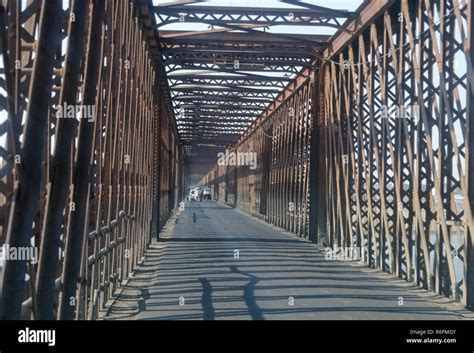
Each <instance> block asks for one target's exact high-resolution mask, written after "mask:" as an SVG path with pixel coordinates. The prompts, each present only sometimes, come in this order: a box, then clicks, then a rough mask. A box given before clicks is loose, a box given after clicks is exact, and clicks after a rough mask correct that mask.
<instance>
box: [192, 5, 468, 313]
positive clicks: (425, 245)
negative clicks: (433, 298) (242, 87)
mask: <svg viewBox="0 0 474 353" xmlns="http://www.w3.org/2000/svg"><path fill="white" fill-rule="evenodd" d="M472 18H473V6H472V2H471V1H466V0H461V1H452V0H439V1H428V0H416V1H411V0H410V1H409V0H398V1H395V0H389V1H377V2H366V3H365V4H364V6H363V7H362V8H361V9H360V18H359V21H356V20H354V21H353V22H350V23H348V24H347V26H346V28H347V29H348V30H350V33H348V32H347V31H346V32H345V31H340V32H339V33H338V34H337V35H336V36H335V37H334V38H333V39H332V41H331V43H330V45H329V47H328V48H327V49H326V50H325V51H324V54H323V57H322V58H321V60H320V61H319V62H317V63H316V65H315V69H310V71H311V74H310V75H308V76H309V77H310V78H304V77H300V78H299V80H300V84H299V85H298V86H297V88H296V89H294V90H292V91H288V90H287V95H286V96H284V97H283V98H282V99H281V100H278V99H277V100H276V102H279V103H278V104H279V105H278V106H277V107H276V108H275V109H273V110H268V109H267V111H266V112H265V113H264V114H262V116H261V117H260V118H258V119H257V120H256V122H255V123H253V124H252V126H251V128H249V130H248V131H247V132H246V133H245V134H244V136H243V137H241V138H240V139H239V141H238V143H237V144H236V145H235V146H233V147H232V148H229V150H228V152H229V153H231V152H235V153H237V152H255V153H256V155H257V164H256V168H255V169H252V168H251V166H249V165H240V166H234V165H229V163H227V165H219V164H218V165H216V166H215V167H213V168H212V169H211V170H210V171H209V172H208V173H207V175H206V176H205V177H204V178H203V179H202V180H201V182H200V184H203V185H204V184H205V185H208V186H209V187H211V188H212V190H213V195H214V198H215V199H218V200H220V201H223V202H227V203H229V204H231V205H233V206H236V207H238V208H240V209H242V210H244V211H246V212H248V213H250V214H252V215H255V216H259V217H262V218H264V219H265V220H267V221H269V222H271V223H274V224H276V225H278V226H280V227H283V228H285V229H288V230H290V231H292V232H294V233H296V234H298V235H301V236H305V237H308V238H309V239H311V240H312V241H314V242H317V243H319V244H321V245H324V246H326V247H334V246H336V247H339V248H342V249H351V248H352V249H359V251H360V254H361V261H363V262H364V263H366V264H367V265H368V266H370V267H373V268H377V269H381V270H383V271H385V272H389V273H393V274H396V275H397V276H398V277H400V278H402V279H405V280H407V281H410V282H414V283H416V284H417V285H419V286H421V287H423V288H425V289H428V290H430V291H433V292H436V293H438V294H440V295H443V296H446V297H449V298H451V299H452V300H454V301H460V302H461V303H462V304H464V305H465V306H467V307H468V308H470V309H473V308H474V248H473V242H474V228H473V227H474V223H473V206H474V152H473V151H474V129H473V126H472V125H473V114H472V107H473V104H474V99H473V98H474V95H473V88H474V71H473V61H472V57H473V26H472ZM290 108H294V111H291V112H292V114H293V115H292V116H290ZM230 164H232V163H230Z"/></svg>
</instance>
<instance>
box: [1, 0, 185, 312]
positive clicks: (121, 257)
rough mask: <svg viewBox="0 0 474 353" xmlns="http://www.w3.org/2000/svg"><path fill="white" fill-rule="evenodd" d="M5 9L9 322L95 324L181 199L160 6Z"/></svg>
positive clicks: (5, 291)
mask: <svg viewBox="0 0 474 353" xmlns="http://www.w3.org/2000/svg"><path fill="white" fill-rule="evenodd" d="M0 4H1V6H0V22H1V24H0V31H1V41H0V43H1V48H0V53H1V59H2V60H1V62H2V63H3V64H2V65H3V66H2V67H0V118H1V120H0V136H1V145H0V152H1V155H0V185H1V190H0V220H1V221H0V227H1V237H0V245H4V246H9V247H11V248H15V249H20V248H21V249H23V248H30V247H31V248H33V249H37V250H38V256H36V257H35V258H34V259H22V260H11V261H10V260H7V261H5V262H4V265H3V267H1V297H0V298H1V301H0V318H1V319H18V318H35V319H55V318H60V319H74V318H78V319H92V318H96V317H97V315H98V312H99V310H101V309H102V308H103V307H104V304H105V303H106V302H107V301H108V300H109V299H110V298H111V295H112V293H113V292H114V291H115V290H116V289H117V288H118V287H119V286H120V285H121V283H122V282H123V281H124V280H125V279H126V278H127V277H128V275H129V274H130V273H131V271H132V270H133V269H134V268H135V266H136V265H137V264H138V263H139V262H140V260H141V258H142V256H143V254H144V251H145V248H146V247H147V245H148V244H149V242H150V239H151V237H152V236H156V235H157V233H158V228H159V226H160V224H162V223H163V222H164V221H165V219H166V217H167V215H168V214H169V212H170V210H171V209H173V208H175V206H176V204H177V203H178V201H179V200H180V199H181V198H182V194H181V193H182V188H183V185H184V184H183V182H184V171H183V160H182V158H183V152H182V150H181V148H180V147H179V141H178V135H177V130H176V126H175V124H174V117H173V115H172V107H171V101H170V100H169V94H167V92H166V89H167V83H166V80H165V79H164V76H163V70H162V69H161V70H160V65H159V63H158V62H157V61H156V56H157V53H158V51H157V49H158V48H157V42H156V40H155V38H156V37H155V33H154V27H153V26H152V17H151V16H150V8H149V4H148V2H143V1H134V0H133V1H132V0H124V1H112V0H81V1H79V0H71V1H68V2H64V1H60V0H47V1H42V0H29V1H16V0H8V1H2V2H1V3H0ZM58 107H62V108H64V109H59V108H58ZM30 260H33V261H30ZM25 278H26V280H25Z"/></svg>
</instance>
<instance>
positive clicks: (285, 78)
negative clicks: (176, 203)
mask: <svg viewBox="0 0 474 353" xmlns="http://www.w3.org/2000/svg"><path fill="white" fill-rule="evenodd" d="M155 3H156V6H154V7H153V10H154V12H155V21H156V25H157V27H158V34H159V41H160V43H159V44H160V47H161V50H160V59H161V61H162V63H163V65H164V66H165V68H166V72H167V79H168V84H169V89H170V93H171V99H172V102H173V108H174V112H175V116H176V121H177V128H178V133H179V136H180V138H181V143H182V145H183V146H186V148H185V151H186V156H185V158H186V164H187V167H188V168H189V170H188V175H190V177H191V179H192V178H193V177H194V179H195V181H197V180H196V178H197V179H199V178H200V177H201V176H202V175H203V173H202V172H203V171H204V172H205V171H206V170H208V169H209V167H210V166H211V165H212V164H213V163H214V162H215V160H216V155H217V153H218V152H220V151H223V150H225V149H226V148H228V147H230V146H231V145H232V144H233V143H235V141H236V140H237V139H238V137H239V136H240V135H241V134H242V133H243V132H245V131H246V130H247V129H248V128H249V126H250V125H251V123H252V122H253V121H255V119H256V118H258V117H259V116H261V115H262V113H263V112H264V111H265V110H266V109H267V107H268V106H269V105H270V103H272V102H273V101H274V100H275V99H276V98H277V97H278V95H279V94H280V93H281V92H282V91H283V90H284V89H285V88H287V87H288V85H289V84H290V83H291V82H292V81H293V80H294V78H295V77H296V76H297V75H298V74H300V73H301V71H302V70H304V69H307V68H311V67H313V65H314V63H315V59H316V57H318V56H320V55H321V53H322V51H323V50H324V49H325V48H326V47H327V43H328V39H329V38H330V34H331V33H333V32H334V31H336V30H338V29H342V30H344V27H343V24H344V23H345V22H346V21H347V20H348V19H351V18H355V17H356V14H355V12H352V11H348V10H346V9H330V8H327V7H323V6H318V5H316V4H314V1H313V2H312V1H308V2H301V1H273V2H268V1H267V2H265V4H264V5H262V6H259V7H252V6H245V7H244V6H241V5H242V2H240V4H239V2H238V1H235V2H234V6H219V5H222V2H221V1H207V2H204V4H202V2H201V1H185V2H182V1H177V2H171V3H162V2H159V1H158V2H155ZM225 5H228V4H227V3H226V4H225ZM173 25H174V27H173ZM170 27H172V28H171V29H170ZM301 27H304V28H305V34H302V33H295V29H296V28H301ZM282 28H283V29H282ZM212 148H213V149H214V150H213V152H209V149H212ZM204 149H206V150H207V151H204ZM196 157H197V158H196ZM198 169H199V170H198Z"/></svg>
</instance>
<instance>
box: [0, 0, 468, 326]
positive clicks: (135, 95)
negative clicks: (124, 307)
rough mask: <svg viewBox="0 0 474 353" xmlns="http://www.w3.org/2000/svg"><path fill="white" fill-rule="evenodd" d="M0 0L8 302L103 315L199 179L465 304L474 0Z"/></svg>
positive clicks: (1, 219)
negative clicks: (239, 0)
mask: <svg viewBox="0 0 474 353" xmlns="http://www.w3.org/2000/svg"><path fill="white" fill-rule="evenodd" d="M0 4H1V6H0V31H1V33H0V36H1V37H0V38H1V40H0V55H1V60H0V65H1V66H0V186H1V189H0V229H1V237H0V245H4V248H3V249H8V248H6V247H5V246H7V245H8V246H9V247H11V248H16V249H21V248H28V247H34V248H35V249H37V250H38V256H37V257H36V258H35V260H36V261H35V262H31V261H27V260H22V259H20V260H17V261H9V260H6V261H4V262H2V264H1V267H0V270H1V277H0V278H1V284H0V286H1V297H0V318H1V319H20V318H22V319H96V318H98V317H99V313H100V311H101V310H102V309H103V308H104V307H105V306H106V304H107V303H108V301H109V300H110V299H111V298H113V296H114V294H115V293H116V292H117V291H119V290H120V289H121V288H122V287H123V283H124V281H125V280H127V279H128V278H129V277H131V276H132V274H133V273H134V271H135V270H136V269H137V268H138V267H139V266H140V264H142V263H143V261H145V260H146V258H147V249H149V247H150V245H151V244H152V243H153V242H155V241H157V240H156V239H158V242H159V238H160V237H161V229H162V227H163V226H164V225H165V224H166V222H167V220H168V218H169V216H170V215H173V214H174V213H175V212H176V210H178V209H179V208H180V205H181V206H182V202H184V201H183V200H184V199H185V197H186V195H187V191H188V188H189V187H191V186H193V185H197V186H206V187H208V188H210V190H211V197H212V199H213V200H214V201H215V202H220V203H221V204H227V205H229V206H231V207H232V208H235V209H237V210H239V211H242V212H244V213H247V214H249V215H251V216H254V217H256V218H259V219H260V220H263V221H265V222H268V223H270V224H273V225H275V226H277V227H279V228H282V229H284V230H286V231H289V232H291V233H294V235H295V237H301V238H305V239H307V240H309V241H310V242H312V243H314V244H317V245H321V246H325V247H334V246H337V247H340V248H351V247H357V248H359V249H361V253H360V255H361V261H362V262H363V263H364V264H365V265H366V266H367V267H369V268H372V269H379V270H381V271H384V272H387V273H390V274H393V275H395V276H397V277H398V278H399V279H402V280H405V281H407V282H409V283H412V284H414V285H416V286H417V287H420V288H423V289H425V290H427V291H429V292H432V293H435V294H437V295H439V296H441V297H446V298H449V299H450V300H451V301H453V302H456V303H458V304H459V306H460V307H464V308H467V309H471V310H472V309H473V308H474V247H473V245H474V244H473V243H474V219H473V210H474V126H473V124H474V113H473V109H474V72H473V67H474V66H473V57H474V55H473V47H474V45H473V44H474V43H473V32H474V31H473V24H472V18H473V5H472V1H469V0H377V1H375V0H365V1H363V2H362V3H361V5H360V7H359V8H358V9H357V10H356V11H347V10H335V9H329V8H326V7H321V6H316V5H312V4H310V2H309V1H308V2H300V1H291V0H288V1H281V6H280V7H274V8H261V7H260V8H253V7H238V6H228V7H224V6H209V5H207V4H206V3H205V2H204V3H201V2H199V1H186V0H181V1H175V2H170V3H161V4H156V3H155V2H154V1H151V0H149V1H147V0H120V1H119V0H81V1H79V0H70V1H61V0H47V1H46V0H26V1H16V0H3V1H0ZM183 23H184V24H186V25H189V30H174V29H168V28H169V27H170V25H173V24H183ZM195 24H201V25H202V24H204V25H206V26H207V27H206V29H202V30H201V29H194V28H195V27H194V25H195ZM282 25H284V26H287V27H289V28H293V27H296V26H298V27H303V26H304V27H305V28H308V31H307V32H305V34H297V32H296V31H295V32H292V31H291V30H289V31H288V32H285V33H281V32H278V31H273V30H272V29H273V28H274V27H276V26H282ZM165 27H166V28H165ZM319 27H328V28H331V29H333V32H334V33H333V34H331V35H326V34H314V33H315V32H314V29H315V28H319ZM196 28H197V27H196ZM310 29H311V31H310ZM70 105H72V106H73V107H79V108H80V112H79V113H78V112H76V111H75V110H74V112H73V113H72V116H71V117H72V118H66V117H65V116H61V115H60V114H58V106H61V107H68V106H70ZM90 107H93V108H94V109H91V110H87V109H85V108H90ZM65 110H67V109H65ZM65 110H63V112H64V111H65ZM87 112H89V113H90V112H93V113H94V114H93V116H88V115H87ZM225 151H227V153H246V152H249V153H255V156H256V161H257V164H256V167H255V168H249V166H238V165H221V164H218V163H217V153H219V152H225ZM4 255H5V250H4ZM157 271H158V273H159V271H160V269H159V268H158V270H157Z"/></svg>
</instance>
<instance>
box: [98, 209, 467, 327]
mask: <svg viewBox="0 0 474 353" xmlns="http://www.w3.org/2000/svg"><path fill="white" fill-rule="evenodd" d="M235 250H238V251H239V258H238V259H237V258H235V257H234V254H235ZM290 297H293V298H294V305H290V304H291V303H290V302H291V298H290ZM399 297H403V302H404V305H403V306H400V305H398V304H399ZM433 298H436V297H434V296H433V295H431V294H429V295H428V294H426V293H425V292H424V291H421V290H420V289H418V288H416V287H414V286H413V285H410V284H406V283H404V282H403V281H401V280H396V279H393V278H391V277H390V276H389V275H386V274H381V273H378V275H377V272H375V271H374V270H371V269H366V268H364V267H362V266H360V267H359V266H358V265H356V264H349V263H344V262H340V261H328V260H325V258H324V254H323V253H322V252H320V251H317V250H316V249H315V247H314V245H313V244H311V243H309V242H307V241H304V240H300V239H297V238H295V237H294V236H290V235H288V234H286V233H284V232H282V231H280V230H278V229H277V228H275V227H273V226H270V225H267V224H264V223H263V222H260V221H258V220H256V219H254V218H252V217H249V216H247V215H243V214H241V213H239V212H237V211H235V210H233V209H231V208H229V207H227V206H224V205H221V204H218V203H215V202H212V201H203V202H202V203H201V204H199V205H198V204H196V203H192V204H187V205H186V208H185V210H184V211H183V212H181V213H180V214H175V215H174V216H173V217H172V218H171V219H170V220H169V221H168V223H167V225H166V227H165V229H164V230H163V233H162V241H161V242H159V243H156V244H153V245H152V246H151V248H150V249H149V251H148V253H147V256H146V259H145V261H144V262H143V263H142V265H141V266H140V268H139V269H138V270H137V271H136V273H135V275H134V276H133V277H132V278H131V279H130V280H129V282H128V283H127V285H126V286H125V287H124V289H123V291H122V292H121V293H120V294H119V295H118V296H117V298H116V300H115V301H114V302H113V304H112V305H110V307H109V310H108V312H107V313H106V314H105V315H104V316H105V319H172V320H174V319H398V320H402V319H412V320H416V319H450V320H452V319H460V318H462V317H463V316H462V315H463V313H465V311H464V310H449V309H447V308H448V306H446V305H444V304H440V303H437V302H435V301H433V300H432V299H433ZM180 300H181V304H182V305H180ZM449 307H450V309H452V306H449Z"/></svg>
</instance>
